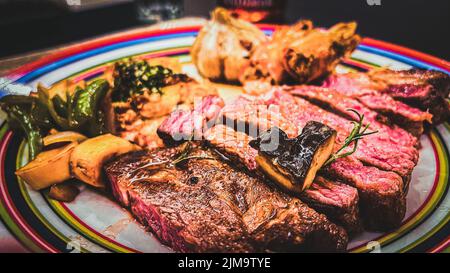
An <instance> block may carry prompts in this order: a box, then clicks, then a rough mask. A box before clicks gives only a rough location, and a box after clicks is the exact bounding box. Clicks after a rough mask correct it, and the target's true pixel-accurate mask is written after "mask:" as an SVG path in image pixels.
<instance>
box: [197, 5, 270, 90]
mask: <svg viewBox="0 0 450 273" xmlns="http://www.w3.org/2000/svg"><path fill="white" fill-rule="evenodd" d="M211 17H212V20H211V21H209V22H208V23H207V24H206V25H205V26H204V27H203V28H202V30H201V31H200V32H199V35H198V37H197V39H196V40H195V42H194V44H193V46H192V49H191V56H192V60H193V62H194V64H195V65H196V66H197V70H198V71H199V73H200V74H201V75H202V76H203V77H206V78H209V79H212V80H226V81H234V82H235V81H238V78H239V75H240V73H241V71H242V70H243V67H244V66H246V64H247V63H248V61H249V60H248V57H249V56H250V52H251V51H252V50H253V49H254V48H256V47H257V46H258V45H259V44H261V43H263V42H264V41H266V36H265V35H264V33H263V32H262V31H261V30H260V29H258V28H257V27H256V26H254V25H252V24H251V23H248V22H246V21H244V20H241V19H237V18H234V17H232V16H231V14H230V13H229V12H228V11H227V10H225V9H223V8H216V9H215V10H214V11H213V12H212V14H211Z"/></svg>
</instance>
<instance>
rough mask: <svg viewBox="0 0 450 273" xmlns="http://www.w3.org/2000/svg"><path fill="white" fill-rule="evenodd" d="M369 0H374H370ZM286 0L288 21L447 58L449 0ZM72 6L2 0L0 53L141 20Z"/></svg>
mask: <svg viewBox="0 0 450 273" xmlns="http://www.w3.org/2000/svg"><path fill="white" fill-rule="evenodd" d="M369 1H370V0H369ZM380 1H381V5H380V6H376V5H373V6H371V5H369V4H368V3H367V0H288V1H287V4H286V9H285V22H287V23H293V22H295V21H296V20H298V19H300V18H309V19H312V20H313V21H314V22H315V23H316V25H320V26H326V27H327V26H331V25H332V24H334V23H337V22H339V21H349V20H355V21H357V22H358V23H359V33H360V34H362V35H363V36H369V37H372V38H377V39H381V40H385V41H389V42H393V43H397V44H401V45H405V46H407V47H410V48H414V49H417V50H420V51H423V52H426V53H429V54H432V55H435V56H438V57H441V58H444V59H447V60H449V59H450V54H449V49H448V48H449V39H448V37H449V34H450V31H449V26H450V16H449V15H450V1H449V0H380ZM119 2H121V3H116V4H115V5H112V6H107V7H99V8H95V9H90V10H85V11H78V12H73V11H69V10H67V9H65V8H63V7H61V6H59V5H55V4H54V3H52V2H48V1H33V0H28V1H24V0H14V1H11V0H0V33H1V34H0V37H1V38H0V58H4V57H8V56H12V55H17V54H22V53H26V52H29V51H33V50H40V49H45V48H50V47H55V46H59V45H64V44H67V43H70V42H74V41H78V40H83V39H88V38H92V37H95V36H98V35H102V34H106V33H110V32H116V31H120V30H125V29H129V28H132V27H137V26H142V25H144V23H142V22H140V21H139V20H138V19H136V11H135V5H134V3H133V1H119ZM215 5H216V1H214V0H185V1H184V15H185V16H203V17H206V16H208V13H209V11H210V10H211V9H212V8H214V7H215Z"/></svg>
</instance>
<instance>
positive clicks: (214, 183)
mask: <svg viewBox="0 0 450 273" xmlns="http://www.w3.org/2000/svg"><path fill="white" fill-rule="evenodd" d="M179 149H180V148H179V147H178V148H165V149H156V150H152V151H140V152H135V153H129V154H126V155H123V156H121V157H119V158H117V159H116V160H114V161H112V162H110V163H108V164H107V165H106V166H105V172H106V174H107V176H108V178H109V181H110V184H111V188H112V192H113V194H114V196H115V198H116V199H117V200H118V201H119V202H120V203H121V204H122V205H123V206H125V207H126V208H128V209H130V210H131V212H132V213H133V215H134V216H135V217H136V218H137V219H138V220H139V221H140V222H141V223H142V224H144V225H145V226H147V227H148V228H149V229H150V230H151V231H152V232H153V233H154V234H155V235H156V236H157V237H158V238H159V239H160V240H161V241H162V242H164V243H165V244H167V245H169V246H171V247H172V248H173V249H174V250H176V251H183V252H254V251H258V252H260V251H261V252H262V251H284V252H285V251H302V250H303V251H344V250H345V249H346V246H347V235H346V233H345V231H344V230H343V229H342V228H340V227H338V226H336V225H335V224H333V223H331V222H330V221H329V220H328V219H327V218H326V217H325V216H324V215H322V214H319V213H317V212H315V211H314V210H312V209H311V208H309V207H308V206H306V205H305V204H304V203H302V202H301V201H300V200H298V199H296V198H291V197H289V196H287V195H285V194H283V193H281V192H279V191H278V190H275V189H272V188H270V187H268V186H267V185H266V184H265V183H264V182H262V181H260V180H258V179H256V178H253V177H250V176H248V175H246V174H245V173H244V172H240V171H237V170H235V169H234V168H232V167H231V166H230V165H227V164H225V163H224V162H221V161H220V160H218V159H198V158H197V159H191V160H187V161H186V162H184V163H183V164H181V166H177V167H175V166H172V164H170V163H163V164H162V163H160V162H171V161H172V160H173V159H175V158H176V157H177V156H178V155H179V153H180V152H181V151H180V150H179ZM190 155H192V156H202V157H204V156H207V157H214V156H215V154H214V153H212V152H210V151H209V150H204V149H201V148H198V147H197V148H194V149H192V151H191V153H190ZM158 162H159V163H158Z"/></svg>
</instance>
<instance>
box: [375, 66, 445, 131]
mask: <svg viewBox="0 0 450 273" xmlns="http://www.w3.org/2000/svg"><path fill="white" fill-rule="evenodd" d="M368 76H369V77H370V79H371V80H372V81H373V82H375V83H377V84H379V85H381V86H383V88H382V91H383V92H384V93H386V94H388V95H389V96H391V97H393V98H394V99H397V100H400V101H403V102H404V103H406V104H408V105H411V106H413V107H417V108H419V109H421V110H423V111H428V112H430V113H431V114H432V115H433V120H432V122H433V124H439V123H442V122H445V121H448V119H449V118H450V105H449V103H448V101H447V99H448V96H449V92H450V76H449V75H447V74H445V73H443V72H440V71H435V70H422V69H410V70H401V71H395V70H390V69H377V70H373V71H370V72H369V73H368Z"/></svg>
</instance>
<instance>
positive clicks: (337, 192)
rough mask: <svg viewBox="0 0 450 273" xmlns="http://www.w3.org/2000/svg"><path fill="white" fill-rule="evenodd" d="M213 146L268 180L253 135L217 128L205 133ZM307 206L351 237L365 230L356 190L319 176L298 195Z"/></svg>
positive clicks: (250, 171)
mask: <svg viewBox="0 0 450 273" xmlns="http://www.w3.org/2000/svg"><path fill="white" fill-rule="evenodd" d="M205 139H206V140H207V141H208V143H209V145H210V146H212V147H214V148H215V149H218V150H219V151H220V152H221V153H222V154H225V155H226V156H227V157H228V158H230V159H231V160H232V161H233V162H234V163H235V164H237V165H239V166H242V167H243V168H244V169H246V171H248V172H249V173H250V174H252V175H254V176H257V177H260V178H261V179H263V180H267V178H266V177H265V176H264V174H263V173H262V172H261V171H260V170H259V169H258V168H257V163H256V161H255V157H256V156H257V155H258V151H257V150H255V149H253V148H252V147H250V146H249V144H248V143H249V141H250V140H251V139H252V138H251V137H250V136H248V135H246V134H245V133H242V132H237V131H234V130H233V129H232V128H230V127H227V126H225V125H220V124H219V125H216V126H214V127H212V128H211V129H209V130H208V131H207V132H206V134H205ZM297 197H298V198H300V199H301V200H302V201H304V202H305V203H306V204H307V205H309V206H310V207H312V208H313V209H315V210H316V211H319V212H320V213H323V214H325V215H326V216H327V217H328V218H329V219H330V220H332V221H333V222H335V223H337V224H339V225H341V226H343V227H344V228H345V229H346V230H347V232H349V234H355V233H357V232H359V231H361V228H362V225H361V222H360V218H359V209H358V200H359V198H358V192H357V190H356V189H355V188H353V187H351V186H348V185H345V184H342V183H339V182H331V181H329V180H327V179H325V178H323V177H320V176H318V177H316V178H315V180H314V182H313V183H312V185H311V187H310V188H309V189H307V190H305V191H304V192H303V193H302V194H301V195H298V196H297Z"/></svg>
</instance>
